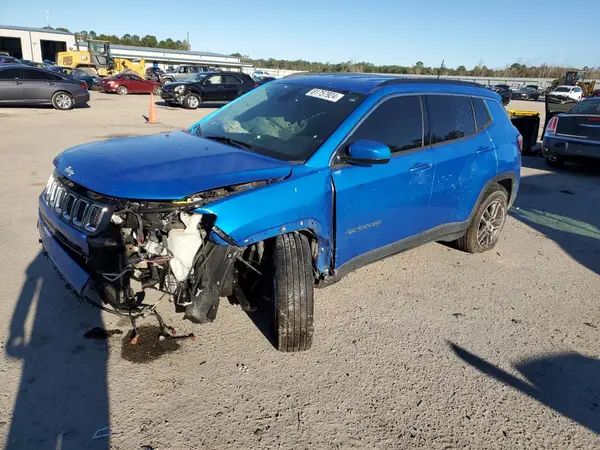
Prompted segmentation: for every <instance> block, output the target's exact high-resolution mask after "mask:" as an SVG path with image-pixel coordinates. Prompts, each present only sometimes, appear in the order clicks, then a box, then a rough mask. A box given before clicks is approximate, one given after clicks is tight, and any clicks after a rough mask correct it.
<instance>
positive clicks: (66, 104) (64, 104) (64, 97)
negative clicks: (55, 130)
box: [52, 92, 75, 111]
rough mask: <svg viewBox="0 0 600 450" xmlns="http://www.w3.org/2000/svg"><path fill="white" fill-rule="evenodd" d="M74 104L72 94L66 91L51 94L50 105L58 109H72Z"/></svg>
mask: <svg viewBox="0 0 600 450" xmlns="http://www.w3.org/2000/svg"><path fill="white" fill-rule="evenodd" d="M74 105H75V102H74V101H73V96H72V95H71V94H69V93H67V92H57V93H56V94H54V95H53V96H52V106H54V107H55V108H56V109H58V110H60V111H67V110H69V109H72V108H73V106H74Z"/></svg>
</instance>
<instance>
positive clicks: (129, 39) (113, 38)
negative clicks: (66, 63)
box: [44, 26, 190, 50]
mask: <svg viewBox="0 0 600 450" xmlns="http://www.w3.org/2000/svg"><path fill="white" fill-rule="evenodd" d="M44 28H45V29H47V30H56V31H65V32H67V33H71V31H69V30H68V29H67V28H61V27H59V28H52V27H51V26H45V27H44ZM74 34H75V35H77V36H79V39H81V40H85V39H98V40H100V41H109V42H110V43H111V44H115V45H131V46H133V47H151V48H167V49H171V50H190V45H189V43H188V42H187V41H186V40H185V39H184V40H183V41H179V40H178V41H174V40H173V39H171V38H167V39H164V40H161V41H159V40H158V39H157V38H156V36H152V35H151V34H147V35H146V36H142V37H140V36H138V35H137V34H124V35H123V36H121V37H119V36H117V35H116V34H97V33H96V32H95V31H92V30H90V31H86V30H83V31H78V32H75V33H74Z"/></svg>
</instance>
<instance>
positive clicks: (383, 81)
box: [282, 73, 491, 94]
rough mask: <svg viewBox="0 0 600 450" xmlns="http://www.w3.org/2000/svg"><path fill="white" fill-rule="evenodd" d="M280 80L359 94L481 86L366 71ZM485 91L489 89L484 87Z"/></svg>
mask: <svg viewBox="0 0 600 450" xmlns="http://www.w3.org/2000/svg"><path fill="white" fill-rule="evenodd" d="M282 80H288V81H291V80H293V82H297V83H301V84H305V85H308V86H315V87H321V88H326V87H329V88H333V89H340V90H345V91H352V92H358V93H361V94H370V93H372V92H373V91H375V90H376V89H379V88H381V87H384V86H389V85H399V86H401V85H424V86H426V85H437V86H440V85H442V86H461V87H467V88H480V89H484V87H483V86H481V85H479V84H477V83H471V82H468V81H457V80H447V79H443V78H439V79H438V78H408V77H399V76H393V75H374V74H368V73H339V74H338V73H336V74H331V73H322V74H321V73H319V74H317V73H315V74H307V73H302V74H297V75H293V76H291V77H285V78H283V79H282ZM485 91H487V92H491V91H489V89H485Z"/></svg>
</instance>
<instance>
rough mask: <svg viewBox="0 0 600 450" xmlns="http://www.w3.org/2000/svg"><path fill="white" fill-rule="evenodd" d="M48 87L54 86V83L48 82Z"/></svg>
mask: <svg viewBox="0 0 600 450" xmlns="http://www.w3.org/2000/svg"><path fill="white" fill-rule="evenodd" d="M46 84H47V85H48V86H54V83H51V82H48V83H46Z"/></svg>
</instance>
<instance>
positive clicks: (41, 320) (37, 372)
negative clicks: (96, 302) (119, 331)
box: [5, 254, 110, 450]
mask: <svg viewBox="0 0 600 450" xmlns="http://www.w3.org/2000/svg"><path fill="white" fill-rule="evenodd" d="M64 286H65V285H64V282H62V280H61V279H60V278H59V276H58V275H57V274H56V272H54V270H53V269H52V266H51V264H50V262H49V261H48V260H47V259H46V257H44V256H43V255H42V254H39V255H38V256H36V258H35V259H34V260H33V261H32V262H31V264H30V265H29V266H28V267H27V270H26V280H25V282H24V285H23V287H22V290H21V293H20V295H19V299H18V301H17V304H16V307H15V310H14V313H13V316H12V320H11V323H10V332H9V338H8V342H7V344H6V350H5V351H6V357H7V358H8V359H20V360H21V361H22V374H21V379H20V384H19V390H18V393H17V399H16V402H15V405H14V410H13V412H12V417H11V421H10V430H9V432H8V436H7V439H6V447H5V449H6V450H13V449H14V450H17V449H19V450H21V449H49V450H56V449H62V450H71V449H72V450H81V449H83V448H91V449H108V448H109V447H110V441H109V439H108V438H106V437H105V438H101V439H92V436H93V435H94V433H95V432H96V431H97V430H98V429H101V428H104V427H106V426H107V425H108V424H109V415H108V412H109V407H108V391H107V381H106V365H107V359H108V348H107V342H106V341H105V340H95V339H86V338H84V334H85V332H86V330H89V329H92V328H94V327H102V319H101V316H100V311H99V310H97V309H95V308H91V307H90V306H89V305H87V304H85V305H83V304H81V303H80V302H79V301H78V300H77V299H76V298H75V297H74V296H72V295H71V294H70V293H69V292H68V291H67V290H66V289H65V287H64ZM30 321H31V333H28V327H27V326H26V323H29V322H30Z"/></svg>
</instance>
